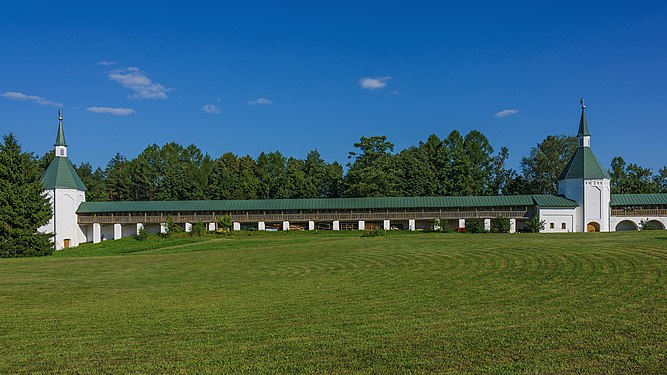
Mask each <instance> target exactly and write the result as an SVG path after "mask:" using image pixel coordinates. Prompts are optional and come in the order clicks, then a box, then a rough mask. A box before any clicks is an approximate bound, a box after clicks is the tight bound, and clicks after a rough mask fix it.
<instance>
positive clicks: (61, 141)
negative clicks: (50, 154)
mask: <svg viewBox="0 0 667 375" xmlns="http://www.w3.org/2000/svg"><path fill="white" fill-rule="evenodd" d="M54 146H67V143H66V142H65V132H64V131H63V116H62V115H61V114H60V110H58V135H57V136H56V144H55V145H54Z"/></svg>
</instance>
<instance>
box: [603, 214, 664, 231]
mask: <svg viewBox="0 0 667 375" xmlns="http://www.w3.org/2000/svg"><path fill="white" fill-rule="evenodd" d="M626 220H627V221H631V222H633V223H634V224H635V226H636V227H637V229H639V228H640V226H639V222H640V221H642V220H645V221H651V220H655V221H657V222H659V223H662V226H663V227H665V228H667V217H664V216H648V217H646V216H612V217H611V218H610V219H609V230H610V231H612V232H615V231H616V226H617V225H618V224H619V223H620V222H622V221H626Z"/></svg>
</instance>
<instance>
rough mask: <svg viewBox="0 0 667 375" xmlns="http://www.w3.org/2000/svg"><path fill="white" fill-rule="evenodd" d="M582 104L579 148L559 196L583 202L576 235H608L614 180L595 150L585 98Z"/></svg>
mask: <svg viewBox="0 0 667 375" xmlns="http://www.w3.org/2000/svg"><path fill="white" fill-rule="evenodd" d="M580 102H581V119H580V120H579V132H578V133H577V137H578V138H579V147H578V148H577V151H576V152H575V153H574V155H572V158H570V161H569V162H568V163H567V166H566V167H565V169H564V170H563V173H561V174H560V177H558V194H561V195H563V196H565V197H566V198H569V199H572V200H574V201H576V202H577V203H579V207H577V208H576V212H575V215H576V220H575V229H574V231H575V232H598V231H602V232H608V231H609V215H610V212H609V210H610V208H609V202H610V199H611V196H610V194H611V191H610V182H611V179H610V177H609V174H608V173H607V171H606V170H605V169H604V168H603V167H602V165H601V164H600V161H598V159H597V158H596V157H595V155H594V154H593V151H592V150H591V134H590V132H589V131H588V122H587V121H586V106H585V105H584V98H581V101H580Z"/></svg>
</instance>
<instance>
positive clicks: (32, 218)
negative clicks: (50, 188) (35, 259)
mask: <svg viewBox="0 0 667 375" xmlns="http://www.w3.org/2000/svg"><path fill="white" fill-rule="evenodd" d="M40 177H41V175H40V172H39V167H38V165H37V162H36V161H35V160H34V158H33V157H32V155H30V154H27V153H24V152H22V151H21V146H20V145H19V144H18V142H17V141H16V138H14V136H13V135H12V134H11V133H10V134H9V135H6V136H4V143H3V144H2V145H0V257H3V258H7V257H25V256H42V255H49V254H51V253H52V252H53V244H52V243H51V241H49V239H50V238H51V235H49V234H43V233H38V232H37V229H38V228H39V227H41V226H43V225H45V224H46V223H47V222H48V221H49V219H50V218H51V206H50V204H49V201H48V199H47V198H45V197H44V196H43V195H42V193H43V191H44V187H43V185H42V183H41V181H40Z"/></svg>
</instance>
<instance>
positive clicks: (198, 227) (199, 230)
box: [191, 221, 208, 237]
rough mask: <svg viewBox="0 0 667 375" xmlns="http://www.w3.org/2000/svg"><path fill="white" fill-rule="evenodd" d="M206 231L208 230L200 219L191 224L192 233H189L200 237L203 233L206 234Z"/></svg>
mask: <svg viewBox="0 0 667 375" xmlns="http://www.w3.org/2000/svg"><path fill="white" fill-rule="evenodd" d="M206 232H208V230H207V229H206V225H205V224H204V223H202V222H201V221H199V222H196V223H194V224H192V233H191V234H192V235H193V236H195V237H201V236H203V235H204V234H206Z"/></svg>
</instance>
